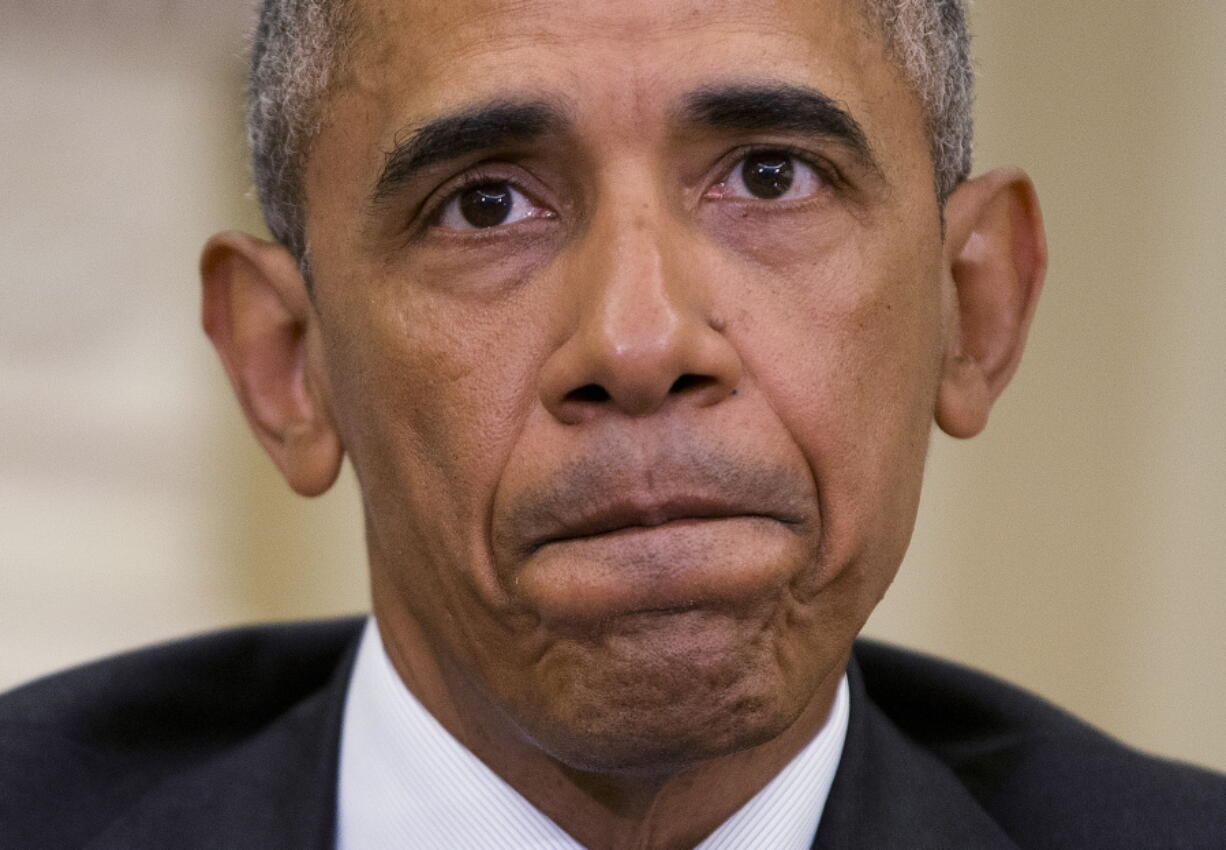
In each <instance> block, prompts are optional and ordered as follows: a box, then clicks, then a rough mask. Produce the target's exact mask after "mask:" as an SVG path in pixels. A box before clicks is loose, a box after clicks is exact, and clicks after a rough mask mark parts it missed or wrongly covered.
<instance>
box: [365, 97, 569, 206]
mask: <svg viewBox="0 0 1226 850" xmlns="http://www.w3.org/2000/svg"><path fill="white" fill-rule="evenodd" d="M562 121H563V119H562V115H561V112H560V110H558V108H557V107H555V106H553V105H552V104H549V103H545V102H543V101H529V102H522V103H520V102H514V101H495V102H492V103H486V104H481V105H478V106H473V107H469V108H467V109H463V110H460V111H458V112H453V113H450V114H447V115H442V116H440V117H438V118H434V119H432V120H430V121H428V122H427V123H425V124H421V125H418V126H416V127H411V128H409V129H408V130H407V131H401V133H400V134H398V135H399V136H400V137H402V138H401V139H400V140H399V141H397V142H396V144H395V147H393V148H392V149H391V150H390V151H388V152H387V155H386V162H385V163H384V165H383V169H382V171H381V172H380V173H379V179H378V180H377V181H376V182H375V189H374V192H373V193H372V195H371V199H372V200H373V201H376V202H378V201H381V200H384V199H385V198H387V197H389V196H390V195H392V194H394V193H395V192H396V191H397V190H398V189H399V188H400V187H401V186H403V185H404V184H405V183H407V182H408V181H409V180H411V179H412V178H413V177H414V176H415V175H416V174H418V173H420V172H421V171H422V170H423V169H425V168H428V167H429V166H431V165H434V164H436V163H439V162H446V161H447V160H452V159H458V158H459V157H463V156H468V155H469V154H473V153H478V152H480V151H484V150H492V149H495V148H499V147H504V146H506V145H510V144H517V143H523V142H530V141H533V140H534V139H537V138H539V137H541V136H543V135H545V134H547V133H549V132H550V131H552V130H554V129H556V128H557V127H558V126H559V125H560V124H562Z"/></svg>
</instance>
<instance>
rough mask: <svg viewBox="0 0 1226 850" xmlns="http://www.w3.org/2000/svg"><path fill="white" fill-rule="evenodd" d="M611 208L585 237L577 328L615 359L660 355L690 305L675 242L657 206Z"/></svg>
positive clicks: (673, 338)
mask: <svg viewBox="0 0 1226 850" xmlns="http://www.w3.org/2000/svg"><path fill="white" fill-rule="evenodd" d="M610 206H611V207H612V208H610V209H608V210H607V211H606V212H605V213H604V214H603V215H602V216H600V217H599V218H598V219H597V220H595V221H593V223H592V224H593V226H592V228H591V229H590V230H589V232H588V234H587V236H586V241H587V242H588V244H587V245H585V246H584V248H585V250H584V254H585V258H586V260H587V262H586V263H584V265H585V266H587V271H586V273H584V274H583V277H584V278H585V280H584V281H583V283H582V284H581V289H582V291H583V294H584V298H583V301H584V304H583V309H582V315H581V318H580V332H581V333H582V334H584V335H585V336H588V337H590V338H589V340H588V342H589V344H594V345H596V346H597V347H598V348H603V349H605V355H606V356H609V357H612V358H614V360H615V361H619V360H623V359H626V358H630V359H644V358H652V357H661V356H665V355H666V354H667V349H668V348H669V346H670V345H673V344H675V342H676V336H677V334H678V333H680V332H681V331H682V330H683V329H682V328H681V324H682V322H683V321H684V318H685V317H684V315H683V314H684V313H685V312H686V309H687V307H690V306H695V305H687V304H686V303H685V300H686V297H687V294H689V293H687V292H686V291H685V286H684V281H683V280H682V279H681V278H680V277H679V276H678V275H677V274H676V271H677V269H676V268H675V263H674V262H673V258H672V256H671V254H672V253H673V252H674V251H675V250H676V246H675V245H670V244H669V242H668V236H667V234H666V232H665V231H666V229H667V222H665V221H663V220H662V218H663V212H662V211H661V210H660V208H659V206H658V205H655V204H652V203H651V202H650V201H646V200H639V201H637V202H636V203H635V202H632V203H628V204H623V205H622V206H621V207H620V208H619V207H615V206H612V205H610ZM589 263H590V265H588V264H589ZM610 365H612V363H611V364H610Z"/></svg>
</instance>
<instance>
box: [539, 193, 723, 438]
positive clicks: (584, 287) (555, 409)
mask: <svg viewBox="0 0 1226 850" xmlns="http://www.w3.org/2000/svg"><path fill="white" fill-rule="evenodd" d="M662 219H663V215H662V214H661V215H656V216H653V215H651V214H649V213H644V212H639V213H637V214H636V215H634V216H621V217H619V216H616V215H607V216H605V217H604V218H603V219H597V220H594V221H593V222H591V224H590V226H589V228H588V230H587V232H586V233H585V234H584V235H583V236H582V237H581V238H580V240H579V244H577V245H576V246H575V248H574V249H573V250H572V252H570V255H569V256H568V258H567V261H566V263H565V267H564V271H563V274H564V276H565V278H566V279H565V280H564V281H563V283H562V285H563V286H564V287H565V289H566V291H567V292H568V293H569V294H570V295H571V298H570V302H569V303H570V304H571V305H572V306H571V309H572V313H571V315H570V316H568V326H569V327H572V328H574V330H573V332H571V333H570V335H569V336H568V337H567V338H566V339H565V341H564V342H563V343H562V344H561V345H560V346H559V347H558V348H557V349H556V350H555V351H554V352H553V353H552V354H551V356H550V357H549V359H548V360H547V362H546V364H545V366H544V369H543V371H542V376H541V399H542V401H543V403H544V405H545V407H546V409H548V410H549V411H550V413H552V414H553V416H554V417H555V418H556V419H557V420H559V421H560V422H563V423H565V424H579V423H582V422H586V421H589V420H591V419H593V418H595V417H600V416H606V415H618V414H620V415H625V416H631V417H642V416H647V415H650V414H652V413H655V412H656V411H660V410H662V409H663V408H665V407H667V406H671V405H691V406H693V407H696V408H697V407H708V406H711V405H714V404H717V403H719V402H720V401H723V400H724V399H726V398H728V397H729V396H730V395H732V394H733V393H734V392H735V391H736V389H737V387H738V385H739V383H740V381H741V376H742V372H743V368H742V363H741V359H740V356H739V355H738V353H737V351H736V349H735V347H734V346H733V345H732V343H731V341H730V340H729V339H728V337H727V336H726V332H725V331H726V328H725V325H724V323H723V322H722V321H721V320H720V319H718V318H717V317H715V316H712V315H711V314H710V309H711V304H712V301H713V297H712V296H713V291H712V282H711V281H709V280H704V279H703V274H702V272H701V271H700V269H701V264H699V263H696V262H695V256H694V252H695V250H697V249H696V248H695V247H694V246H691V245H690V244H688V243H689V240H690V239H692V237H688V238H687V237H686V235H684V234H683V233H677V232H675V231H676V228H672V227H670V226H669V224H668V222H667V221H664V220H662Z"/></svg>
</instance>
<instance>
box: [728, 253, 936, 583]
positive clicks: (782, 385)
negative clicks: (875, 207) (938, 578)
mask: <svg viewBox="0 0 1226 850" xmlns="http://www.w3.org/2000/svg"><path fill="white" fill-rule="evenodd" d="M762 274H763V278H764V280H763V281H762V283H761V284H755V286H758V287H759V289H760V291H766V290H768V289H769V290H770V291H771V293H772V297H771V298H770V299H769V304H768V305H759V306H756V307H754V308H753V309H748V308H747V309H745V310H744V311H743V312H742V314H741V315H742V322H743V323H744V325H745V327H746V333H747V338H752V339H755V340H757V341H758V342H757V343H756V346H755V349H754V350H756V351H757V356H755V357H754V358H753V361H752V363H751V364H750V369H751V370H752V372H753V374H754V378H755V380H756V381H757V382H758V383H759V384H760V385H761V387H762V390H763V394H764V395H765V397H766V399H767V401H768V403H769V404H770V405H771V406H772V408H773V409H774V413H775V415H776V416H777V417H778V418H779V419H780V420H781V421H782V422H783V423H784V427H785V428H787V430H788V431H789V432H790V433H791V434H792V435H793V438H794V439H795V441H796V443H797V445H798V446H799V447H800V449H801V451H802V452H803V453H804V455H805V457H806V459H807V461H808V463H809V466H810V469H811V470H812V472H813V476H814V480H815V482H816V485H817V491H818V498H819V501H820V508H821V513H822V544H821V545H822V552H821V556H822V560H823V568H822V570H821V571H820V572H821V575H820V577H819V580H821V581H825V580H828V579H830V578H831V576H832V574H833V573H835V572H837V571H840V570H844V569H846V568H848V566H849V565H853V564H855V563H856V562H858V561H863V562H865V565H866V567H868V566H871V568H873V569H876V570H877V571H879V572H880V571H882V570H884V569H885V567H886V566H887V565H889V564H890V563H891V562H896V561H897V560H898V559H899V558H900V557H901V554H902V550H903V549H904V548H905V546H906V543H907V541H908V540H909V537H910V531H911V527H912V524H913V522H914V515H915V510H916V506H917V504H918V494H919V484H920V478H921V474H922V468H923V462H924V456H925V453H926V448H927V436H928V431H929V423H930V421H931V416H932V409H933V403H934V399H935V396H936V389H937V379H938V375H939V368H938V367H939V357H940V351H941V334H940V314H939V300H938V292H937V286H936V283H935V282H936V281H937V280H938V279H939V278H938V275H937V265H936V263H935V258H929V257H927V256H926V255H925V253H923V252H921V251H918V250H916V251H911V252H902V251H894V252H888V251H887V250H885V248H884V247H883V246H881V245H872V246H868V247H864V248H857V247H856V246H855V245H854V243H853V242H852V241H851V240H847V241H845V242H843V243H842V244H833V245H831V246H830V247H829V250H827V251H826V252H825V253H824V255H823V257H822V260H821V262H820V263H797V264H793V265H790V266H787V267H783V266H780V265H773V266H771V267H769V268H768V267H765V266H763V267H762ZM763 341H765V342H764V343H763Z"/></svg>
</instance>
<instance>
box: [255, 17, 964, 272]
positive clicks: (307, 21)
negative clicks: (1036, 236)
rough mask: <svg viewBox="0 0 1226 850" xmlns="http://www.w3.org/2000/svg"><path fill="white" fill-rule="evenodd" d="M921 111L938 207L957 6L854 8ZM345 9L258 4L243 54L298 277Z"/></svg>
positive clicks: (958, 63)
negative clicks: (314, 156)
mask: <svg viewBox="0 0 1226 850" xmlns="http://www.w3.org/2000/svg"><path fill="white" fill-rule="evenodd" d="M860 2H862V3H863V4H865V7H866V11H867V12H868V15H869V17H870V18H871V19H872V21H873V23H874V24H875V25H876V26H877V28H878V29H879V31H880V32H881V33H883V35H884V38H885V43H886V48H887V52H888V54H889V56H890V58H891V59H893V61H894V62H895V63H896V64H897V66H898V67H899V68H900V70H901V71H902V74H903V77H904V79H905V80H906V81H907V83H908V84H909V85H910V86H911V87H912V89H913V90H914V91H915V92H916V94H917V95H918V96H919V98H920V101H921V103H922V104H923V107H924V114H925V124H926V127H925V129H926V131H927V134H928V141H929V145H930V148H931V155H932V164H933V172H934V179H935V184H936V190H937V197H938V199H939V201H940V202H941V203H942V204H944V202H945V199H946V198H947V197H949V194H950V192H952V191H953V190H954V189H955V188H956V187H957V185H958V184H959V183H961V182H962V181H963V180H965V179H966V177H967V176H968V175H969V174H970V169H971V136H972V123H971V95H972V85H973V81H974V74H973V71H972V68H971V59H970V36H969V34H968V31H967V25H966V13H965V9H964V8H963V2H964V0H860ZM354 32H355V28H354V18H353V0H264V2H263V4H262V8H261V11H260V18H259V23H258V25H257V27H256V31H255V35H254V39H253V44H252V51H251V76H250V80H249V91H248V108H247V137H248V141H249V142H250V145H251V157H252V165H253V169H254V172H255V185H256V193H257V195H258V197H259V200H260V206H261V208H262V209H263V211H264V221H265V222H266V223H267V225H268V229H269V230H270V231H271V232H272V235H273V237H274V238H276V239H277V240H278V241H279V242H281V243H282V244H283V245H285V246H286V247H287V248H288V249H289V250H290V251H291V252H292V253H293V254H294V256H295V257H296V258H297V259H298V261H299V263H300V264H301V265H302V267H303V269H304V271H306V270H307V259H308V253H309V252H308V246H307V239H306V193H305V187H304V181H303V172H304V170H305V166H306V162H307V157H308V155H309V153H310V149H311V144H312V142H313V141H314V139H315V136H316V135H317V134H318V132H319V128H320V107H321V103H322V101H323V99H324V98H325V96H326V95H327V94H328V92H329V91H330V89H331V86H332V85H333V83H334V82H335V80H336V78H337V77H338V76H339V74H340V73H341V68H342V63H343V62H345V61H347V60H348V58H349V54H350V52H351V47H352V44H351V43H352V41H353V38H354Z"/></svg>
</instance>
